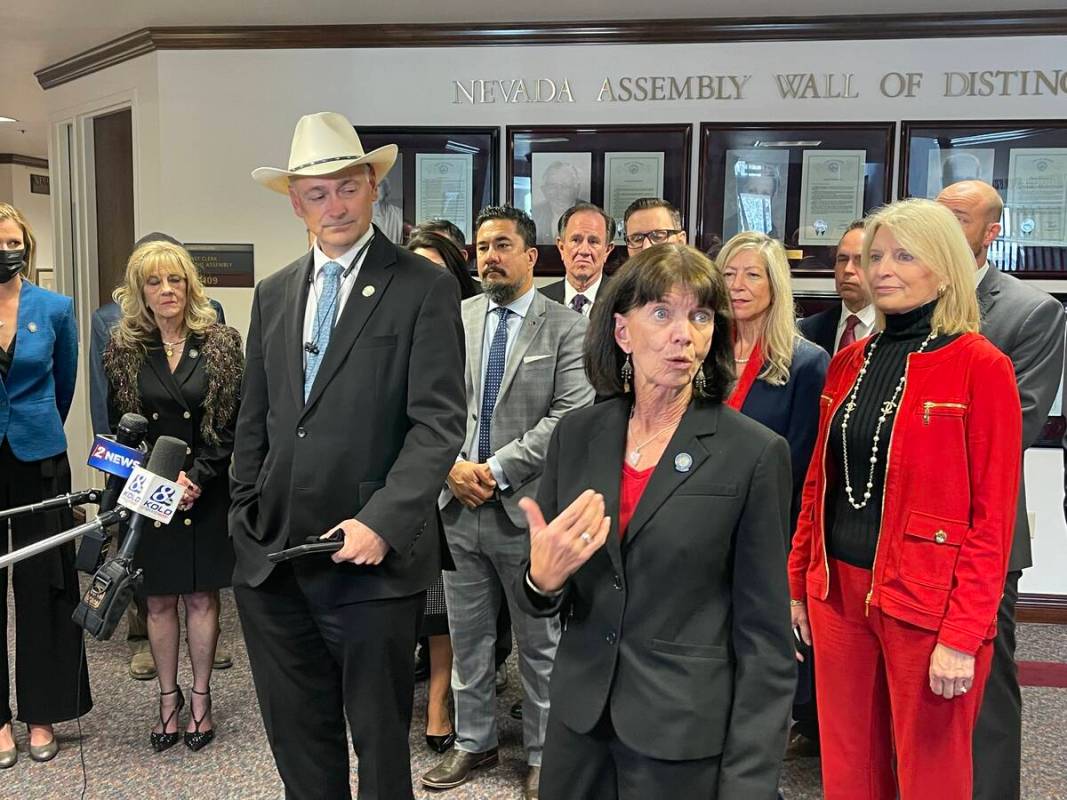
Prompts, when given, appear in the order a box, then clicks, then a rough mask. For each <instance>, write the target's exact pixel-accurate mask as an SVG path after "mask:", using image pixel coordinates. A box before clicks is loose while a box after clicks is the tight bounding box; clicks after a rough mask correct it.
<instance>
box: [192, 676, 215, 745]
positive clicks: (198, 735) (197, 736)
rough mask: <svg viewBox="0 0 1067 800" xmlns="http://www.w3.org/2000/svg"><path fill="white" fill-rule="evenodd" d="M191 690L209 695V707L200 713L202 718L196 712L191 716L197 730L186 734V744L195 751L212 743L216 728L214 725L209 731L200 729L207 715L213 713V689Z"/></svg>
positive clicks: (201, 694)
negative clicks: (198, 717)
mask: <svg viewBox="0 0 1067 800" xmlns="http://www.w3.org/2000/svg"><path fill="white" fill-rule="evenodd" d="M190 691H191V692H192V693H193V694H198V695H200V696H201V697H205V696H206V697H207V708H205V709H204V713H203V714H201V715H200V719H197V718H196V715H195V714H193V715H192V717H191V719H192V721H193V727H195V728H196V731H194V732H193V733H189V732H186V734H185V746H186V747H188V748H189V749H190V750H192V751H193V752H194V753H195V752H196V751H197V750H200V749H202V748H204V747H207V746H208V745H209V744H211V740H212V739H214V738H215V728H214V727H212V728H211V730H209V731H202V730H200V726H201V725H202V724H203V722H204V720H205V719H207V715H208V714H210V713H211V690H210V689H208V690H207V691H206V692H198V691H197V690H196V689H191V690H190ZM190 713H192V712H190Z"/></svg>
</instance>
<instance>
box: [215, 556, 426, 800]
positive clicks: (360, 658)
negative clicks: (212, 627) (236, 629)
mask: <svg viewBox="0 0 1067 800" xmlns="http://www.w3.org/2000/svg"><path fill="white" fill-rule="evenodd" d="M234 597H235V599H236V601H237V609H238V612H239V613H240V617H241V626H242V627H243V629H244V636H245V643H246V645H247V647H248V659H249V662H250V663H251V666H252V678H253V681H254V683H255V687H256V695H257V696H258V698H259V707H260V711H261V713H262V715H263V725H264V727H265V728H266V731H267V740H268V741H269V742H270V746H271V751H272V752H273V754H274V762H275V764H276V765H277V767H278V773H279V774H280V775H281V778H282V782H283V783H284V784H285V796H286V798H289V799H290V800H347V799H348V798H351V796H352V793H351V789H350V777H349V776H350V771H349V761H348V737H347V736H346V735H345V717H346V716H347V718H348V726H349V729H350V730H351V732H352V744H353V746H354V748H355V751H356V756H357V757H358V759H359V797H360V800H412V798H413V795H412V791H411V763H410V752H409V748H408V729H409V728H410V726H411V707H412V703H413V697H414V691H415V663H414V660H413V659H412V657H411V654H412V652H414V649H415V640H416V637H417V635H418V629H419V624H420V616H421V614H422V610H423V605H424V602H425V593H422V592H420V593H419V594H417V595H413V596H412V597H403V598H398V599H390V600H373V601H367V602H364V603H352V604H350V605H344V606H337V607H331V608H323V607H316V606H315V605H313V604H312V603H311V602H310V601H309V600H308V598H307V597H306V596H305V594H304V592H303V590H302V589H301V587H300V582H299V580H298V579H297V577H296V576H295V575H294V573H293V570H292V567H291V566H289V565H286V564H281V565H279V566H277V567H276V568H275V569H274V572H273V573H271V576H270V577H269V578H268V579H267V580H266V581H265V582H264V583H263V584H262V585H260V586H257V587H256V588H254V589H252V588H249V587H247V586H236V587H234Z"/></svg>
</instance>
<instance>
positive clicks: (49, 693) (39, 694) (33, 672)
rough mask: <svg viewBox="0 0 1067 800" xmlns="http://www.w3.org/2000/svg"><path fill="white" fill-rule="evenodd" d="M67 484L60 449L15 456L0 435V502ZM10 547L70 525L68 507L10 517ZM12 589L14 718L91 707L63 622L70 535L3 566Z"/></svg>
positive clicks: (5, 697) (74, 586)
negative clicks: (41, 455)
mask: <svg viewBox="0 0 1067 800" xmlns="http://www.w3.org/2000/svg"><path fill="white" fill-rule="evenodd" d="M69 491H70V464H69V463H68V461H67V454H66V453H61V454H60V455H58V456H52V457H51V458H46V459H44V460H43V461H19V460H18V459H17V458H15V454H14V453H12V452H11V447H10V446H9V445H8V443H7V440H6V439H4V440H3V442H2V443H0V508H12V507H14V506H21V505H26V504H28V503H35V502H37V501H39V500H44V499H46V498H49V497H55V496H56V495H58V494H63V493H64V492H69ZM10 523H11V542H12V546H13V549H16V550H17V549H20V548H22V547H25V546H26V545H28V544H32V543H33V542H36V541H39V540H40V539H43V538H45V537H46V536H51V535H52V534H55V533H59V532H60V531H62V530H65V529H67V528H70V527H72V526H73V524H74V523H73V520H72V519H71V513H70V511H69V509H68V510H65V511H53V512H48V513H46V514H33V515H28V516H23V517H17V518H15V519H13V520H10ZM0 538H2V544H0V552H3V553H7V552H8V526H7V523H0ZM8 572H9V570H8V569H0V630H2V631H3V642H2V643H0V726H3V725H6V724H7V723H8V722H10V721H11V719H12V715H11V672H10V669H9V667H8V660H7V650H8V648H7V622H8V620H7V581H8ZM10 572H11V573H12V585H13V588H14V593H15V629H16V631H17V635H16V636H15V666H16V671H15V694H16V702H17V703H18V711H19V719H20V720H21V721H22V722H26V723H32V724H35V725H47V724H51V723H53V722H63V721H64V720H68V719H74V718H75V717H80V716H81V715H82V714H85V713H87V712H88V711H89V709H91V708H92V707H93V699H92V695H91V693H90V691H89V670H88V669H87V667H86V664H85V658H84V655H83V653H82V631H81V628H79V627H78V626H76V625H75V624H74V623H73V622H71V619H70V617H71V614H73V613H74V609H75V608H76V607H77V605H78V601H79V599H80V597H79V594H78V576H77V573H76V572H75V570H74V543H73V542H67V543H66V544H64V545H61V546H60V547H57V548H53V549H52V550H48V551H46V552H44V553H40V554H39V555H36V556H34V557H33V558H28V559H26V560H25V561H20V562H19V563H18V564H15V565H14V566H13V567H11V568H10Z"/></svg>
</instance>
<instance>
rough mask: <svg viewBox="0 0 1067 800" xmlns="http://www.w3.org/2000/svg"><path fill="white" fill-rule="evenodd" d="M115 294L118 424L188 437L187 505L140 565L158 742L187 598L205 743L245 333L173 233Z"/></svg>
mask: <svg viewBox="0 0 1067 800" xmlns="http://www.w3.org/2000/svg"><path fill="white" fill-rule="evenodd" d="M115 300H116V302H118V304H119V306H120V308H121V309H122V319H121V321H120V322H119V324H118V325H117V326H116V327H115V329H114V331H113V333H112V336H111V341H110V342H109V344H108V346H107V349H106V350H105V351H104V370H105V372H106V374H107V379H108V413H109V415H110V416H111V422H112V425H113V426H114V425H115V424H116V423H117V422H118V420H119V418H120V417H121V416H122V415H123V414H126V413H130V412H135V413H138V414H142V415H144V416H145V417H147V419H148V435H147V437H146V439H147V441H148V442H149V443H150V444H151V443H152V442H154V441H155V440H156V438H158V437H159V436H162V435H166V436H175V437H177V438H179V439H181V440H183V441H185V442H187V443H188V445H189V447H188V451H187V456H186V461H185V465H184V470H183V471H182V473H181V475H180V476H179V479H178V481H179V483H181V484H182V485H183V486H184V487H185V495H184V497H183V499H182V505H181V507H180V508H179V511H178V513H177V514H175V516H174V519H173V520H172V521H171V522H170V524H169V525H168V526H166V527H160V528H159V529H158V530H156V531H154V532H153V534H152V535H150V536H146V537H144V538H143V539H142V540H141V543H140V547H139V548H138V551H137V556H136V565H137V566H139V567H141V568H142V569H143V570H144V587H143V592H144V594H145V595H146V598H147V605H148V640H149V644H150V646H151V648H152V656H153V658H154V660H155V663H156V669H157V671H158V678H159V690H160V698H159V721H158V723H157V724H156V725H155V727H154V728H153V730H152V734H151V744H152V747H153V748H154V749H155V750H156V751H157V752H162V751H163V750H166V749H167V748H169V747H171V746H173V745H174V744H175V743H177V741H178V739H179V738H181V737H180V733H179V728H180V724H179V714H180V712H181V709H182V707H183V706H184V704H185V697H184V695H183V693H182V691H181V689H179V688H178V683H177V674H178V635H179V623H178V597H179V596H180V597H181V598H182V601H183V605H184V606H185V622H186V633H187V641H188V646H189V657H190V661H191V662H192V670H193V686H192V693H191V697H190V706H191V708H190V715H189V722H188V725H187V726H186V730H185V744H186V745H187V746H188V747H189V748H190V749H191V750H199V749H200V748H202V747H203V746H205V745H206V744H208V743H209V742H210V741H211V740H212V738H213V737H214V734H215V731H214V725H213V722H212V719H211V691H210V679H211V667H212V662H213V660H214V656H215V646H216V643H217V641H218V633H219V606H218V599H217V598H218V594H217V592H216V590H218V589H220V588H222V587H224V586H229V585H230V576H231V574H232V572H233V565H234V554H233V548H232V546H231V544H230V539H229V535H228V532H227V521H226V515H227V511H228V509H229V504H230V494H229V485H228V482H227V470H228V467H229V463H230V456H231V454H232V452H233V430H234V423H235V421H236V417H237V406H238V402H239V397H238V393H239V388H240V384H241V377H242V372H243V365H244V359H243V355H242V352H241V338H240V336H239V335H238V333H237V332H236V331H235V330H234V329H233V328H227V327H225V326H223V325H219V324H217V322H216V317H215V311H214V309H213V308H212V307H211V305H210V303H209V301H208V300H207V298H206V297H205V295H204V287H203V284H202V283H201V281H200V278H199V276H198V275H197V271H196V268H195V267H194V266H193V263H192V261H191V260H190V258H189V254H188V253H187V252H186V251H185V249H184V248H182V247H179V246H178V245H175V244H171V243H170V242H161V241H154V242H148V243H146V244H143V245H141V246H140V247H138V248H137V249H136V250H134V252H133V255H131V256H130V260H129V263H128V264H127V266H126V278H125V281H124V283H123V285H122V286H120V287H119V288H118V289H116V290H115ZM156 524H157V526H158V525H159V523H156Z"/></svg>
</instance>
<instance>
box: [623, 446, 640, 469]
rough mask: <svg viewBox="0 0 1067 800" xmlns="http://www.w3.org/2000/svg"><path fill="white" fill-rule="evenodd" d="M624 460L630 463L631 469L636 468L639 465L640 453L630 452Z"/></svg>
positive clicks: (638, 451) (637, 451)
mask: <svg viewBox="0 0 1067 800" xmlns="http://www.w3.org/2000/svg"><path fill="white" fill-rule="evenodd" d="M626 460H627V461H628V462H630V466H631V467H636V466H637V465H638V464H640V463H641V451H640V450H631V451H630V452H629V453H627V454H626Z"/></svg>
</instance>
